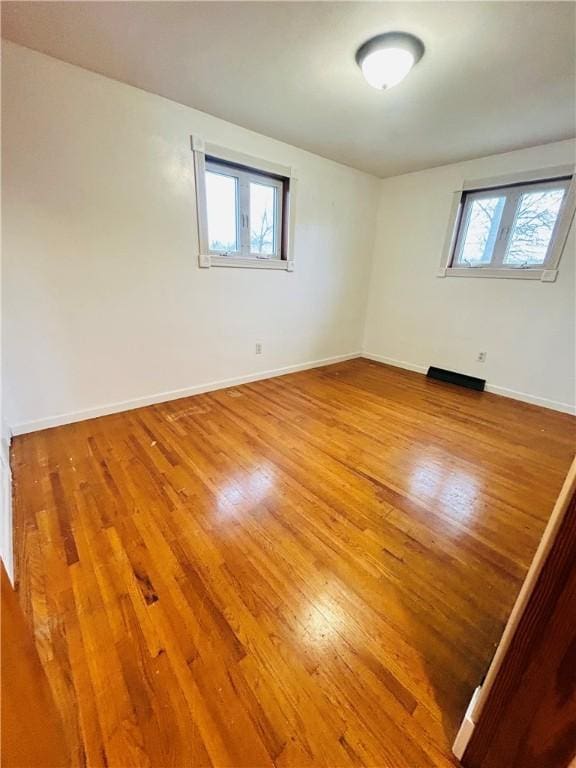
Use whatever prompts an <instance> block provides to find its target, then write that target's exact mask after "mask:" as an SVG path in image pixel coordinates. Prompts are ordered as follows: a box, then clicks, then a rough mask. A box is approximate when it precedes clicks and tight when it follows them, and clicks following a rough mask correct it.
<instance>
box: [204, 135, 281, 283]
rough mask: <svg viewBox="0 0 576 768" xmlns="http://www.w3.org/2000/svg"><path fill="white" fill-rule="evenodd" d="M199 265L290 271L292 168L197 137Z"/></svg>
mask: <svg viewBox="0 0 576 768" xmlns="http://www.w3.org/2000/svg"><path fill="white" fill-rule="evenodd" d="M192 148H193V151H194V160H195V175H196V201H197V212H198V235H199V238H198V239H199V246H200V259H199V262H200V266H201V267H210V266H218V267H222V266H231V267H263V268H264V269H284V270H287V271H292V269H293V260H292V257H291V246H292V231H291V230H292V227H293V220H292V216H291V209H292V208H293V203H294V186H295V179H294V177H293V175H292V169H290V168H286V167H284V166H278V165H275V164H273V163H270V162H266V161H264V160H258V159H256V158H252V157H249V156H247V155H242V154H240V153H237V152H233V151H232V150H228V149H225V148H223V147H216V146H214V145H210V144H205V143H204V142H203V141H201V140H199V139H196V138H194V137H193V139H192Z"/></svg>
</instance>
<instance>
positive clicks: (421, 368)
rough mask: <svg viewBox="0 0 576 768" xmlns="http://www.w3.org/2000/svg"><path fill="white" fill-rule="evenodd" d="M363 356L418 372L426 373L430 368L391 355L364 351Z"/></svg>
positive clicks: (376, 361)
mask: <svg viewBox="0 0 576 768" xmlns="http://www.w3.org/2000/svg"><path fill="white" fill-rule="evenodd" d="M362 357H365V358H366V359H367V360H374V362H375V363H385V364H386V365H393V366H394V367H395V368H404V369H405V370H407V371H415V372H416V373H426V371H427V370H428V368H427V367H426V366H425V365H417V364H416V363H407V362H406V361H405V360H393V359H392V358H391V357H384V356H383V355H373V354H371V353H370V352H363V353H362Z"/></svg>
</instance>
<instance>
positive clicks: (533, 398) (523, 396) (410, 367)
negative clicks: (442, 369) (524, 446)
mask: <svg viewBox="0 0 576 768" xmlns="http://www.w3.org/2000/svg"><path fill="white" fill-rule="evenodd" d="M362 357H365V358H367V359H368V360H374V361H375V362H378V363H386V365H393V366H394V367H395V368H404V369H406V370H407V371H415V372H416V373H426V371H427V370H428V366H427V365H419V364H418V363H408V362H406V361H404V360H394V359H393V358H391V357H384V356H383V355H373V354H372V353H370V352H363V353H362ZM485 391H486V392H491V393H492V394H493V395H501V396H502V397H509V398H511V399H512V400H520V401H521V402H523V403H531V404H532V405H539V406H541V407H542V408H551V409H552V410H553V411H561V412H562V413H570V414H572V415H576V405H572V404H571V403H563V402H561V401H559V400H549V399H548V398H546V397H538V396H537V395H531V394H529V393H528V392H518V391H517V390H515V389H509V388H508V387H500V386H498V385H497V384H486V389H485Z"/></svg>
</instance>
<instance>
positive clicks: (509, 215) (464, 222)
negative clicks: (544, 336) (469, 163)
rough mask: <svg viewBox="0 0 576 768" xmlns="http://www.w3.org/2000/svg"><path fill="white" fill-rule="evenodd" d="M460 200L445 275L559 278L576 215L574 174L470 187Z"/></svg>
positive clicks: (454, 216) (459, 194)
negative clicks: (559, 267) (557, 271)
mask: <svg viewBox="0 0 576 768" xmlns="http://www.w3.org/2000/svg"><path fill="white" fill-rule="evenodd" d="M455 194H456V193H455ZM458 198H459V199H458V204H457V206H456V208H455V211H454V212H453V219H452V222H453V223H452V225H451V231H450V233H449V239H448V244H449V247H448V251H447V258H446V257H445V258H446V260H445V262H444V266H443V272H441V273H440V274H441V276H443V275H449V274H455V275H457V276H466V275H469V276H481V275H485V276H488V277H500V276H501V277H531V278H539V279H543V280H550V279H552V280H553V279H554V278H555V274H556V273H555V270H556V269H557V266H558V262H559V260H560V255H561V252H562V248H563V245H564V241H565V239H566V235H567V233H568V230H569V227H570V222H571V219H572V217H573V215H574V182H573V177H572V175H568V174H566V175H563V176H558V177H556V178H547V179H543V178H541V179H538V180H535V181H528V180H525V179H522V180H520V181H518V182H515V183H514V182H512V183H503V184H501V185H497V184H496V183H494V184H487V185H486V186H482V187H480V186H479V187H478V188H474V187H473V186H472V183H471V182H467V183H466V188H465V190H464V191H463V192H461V193H458Z"/></svg>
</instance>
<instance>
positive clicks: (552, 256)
mask: <svg viewBox="0 0 576 768" xmlns="http://www.w3.org/2000/svg"><path fill="white" fill-rule="evenodd" d="M574 172H575V169H574V167H573V166H559V167H554V168H545V169H540V170H538V171H526V172H522V173H517V174H512V175H508V176H505V177H497V178H489V179H470V180H465V181H464V182H463V184H462V186H461V188H460V189H458V190H456V191H455V192H454V193H453V196H452V206H451V210H450V217H449V221H448V227H447V231H446V237H445V241H444V248H443V251H442V258H441V263H440V269H439V272H438V277H489V278H494V277H500V278H515V279H525V280H540V281H542V282H553V281H554V280H556V277H557V274H558V267H559V263H560V258H561V256H562V252H563V250H564V246H565V244H566V238H567V237H568V233H569V230H570V225H571V223H572V220H573V218H574V212H575V210H576V177H575V175H574ZM559 188H562V189H565V193H564V197H563V199H562V203H561V207H560V210H559V212H558V216H557V218H556V222H555V225H554V229H553V232H552V236H551V239H550V243H549V245H548V249H547V252H546V256H545V260H544V261H543V263H541V264H528V263H524V264H521V265H516V266H514V265H509V264H506V263H505V262H504V259H505V254H506V249H507V247H508V245H509V243H510V239H511V237H512V234H513V227H514V222H515V215H516V213H517V210H518V206H519V201H520V199H521V198H522V195H523V194H524V193H526V192H530V191H535V192H537V191H540V190H543V191H545V190H546V189H559ZM491 196H492V197H494V196H502V197H505V204H504V209H503V211H502V214H501V218H500V220H499V225H498V232H497V237H496V238H495V242H494V244H493V245H492V251H491V257H490V262H489V263H486V264H479V263H474V264H470V263H469V262H468V263H462V261H461V255H462V248H463V244H464V239H465V237H466V232H467V218H466V217H467V216H470V211H471V207H472V204H473V201H474V200H482V199H483V198H489V197H491Z"/></svg>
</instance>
